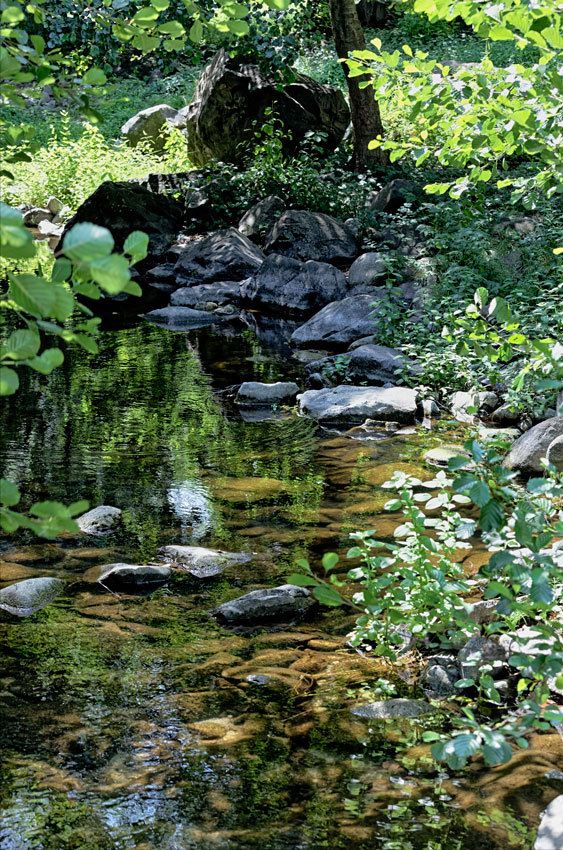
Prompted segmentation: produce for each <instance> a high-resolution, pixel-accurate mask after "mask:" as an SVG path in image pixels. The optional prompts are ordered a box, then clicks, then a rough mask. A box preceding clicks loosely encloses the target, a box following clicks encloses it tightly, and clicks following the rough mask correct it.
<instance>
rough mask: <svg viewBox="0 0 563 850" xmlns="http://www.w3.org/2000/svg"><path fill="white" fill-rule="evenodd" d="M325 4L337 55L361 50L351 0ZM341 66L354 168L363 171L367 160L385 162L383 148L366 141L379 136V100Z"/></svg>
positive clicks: (362, 44) (361, 40)
mask: <svg viewBox="0 0 563 850" xmlns="http://www.w3.org/2000/svg"><path fill="white" fill-rule="evenodd" d="M329 5H330V16H331V19H332V30H333V34H334V43H335V46H336V53H337V54H338V57H339V58H340V59H347V58H348V55H349V54H350V53H351V51H353V50H365V47H366V42H365V38H364V31H363V29H362V26H361V24H360V20H359V18H358V13H357V11H356V2H355V0H329ZM343 67H344V72H345V74H346V83H347V85H348V92H349V95H350V111H351V114H352V127H353V128H354V168H355V170H356V171H365V169H366V167H367V166H368V165H369V164H379V165H384V164H386V163H387V162H388V158H387V151H383V150H381V149H380V148H376V149H375V150H369V149H368V143H369V142H370V141H371V140H372V139H375V137H376V136H383V125H382V123H381V115H380V112H379V104H378V103H377V101H376V100H375V98H374V95H373V89H372V88H371V87H370V86H368V87H367V88H365V89H362V88H360V85H359V83H360V82H361V81H362V79H364V78H362V77H349V76H348V68H347V66H346V64H344V66H343Z"/></svg>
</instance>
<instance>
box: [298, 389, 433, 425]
mask: <svg viewBox="0 0 563 850" xmlns="http://www.w3.org/2000/svg"><path fill="white" fill-rule="evenodd" d="M298 401H299V407H300V410H301V413H303V414H305V415H306V416H311V417H312V418H313V419H316V420H317V421H318V422H325V423H333V424H339V423H345V424H352V425H353V424H361V423H362V422H364V421H365V420H366V419H377V420H392V421H394V422H406V423H410V422H414V420H415V414H416V407H417V394H416V391H415V390H412V389H409V388H408V387H354V386H340V387H332V388H328V389H322V390H307V392H305V393H302V394H301V395H300V396H298Z"/></svg>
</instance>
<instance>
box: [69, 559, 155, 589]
mask: <svg viewBox="0 0 563 850" xmlns="http://www.w3.org/2000/svg"><path fill="white" fill-rule="evenodd" d="M171 575H172V570H171V569H170V567H167V566H162V565H160V564H102V565H101V566H99V567H92V569H91V570H87V571H86V572H85V573H84V580H85V581H87V582H92V583H94V582H96V583H97V584H101V585H103V586H104V587H115V588H118V589H123V590H145V589H146V588H149V587H158V586H159V585H161V584H164V583H165V582H167V581H168V579H169V578H170V576H171Z"/></svg>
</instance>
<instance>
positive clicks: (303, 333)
mask: <svg viewBox="0 0 563 850" xmlns="http://www.w3.org/2000/svg"><path fill="white" fill-rule="evenodd" d="M372 312H373V296H371V295H350V296H348V297H347V298H343V299H342V300H341V301H333V302H332V303H331V304H327V305H326V307H323V309H322V310H320V311H319V312H318V313H315V315H314V316H312V318H310V319H309V321H308V322H305V324H304V325H301V326H300V327H299V328H297V329H296V330H295V331H294V332H293V334H292V336H291V342H292V344H293V345H295V346H297V347H298V348H326V349H329V350H330V349H336V350H339V349H340V350H341V349H346V348H348V346H349V345H350V343H352V342H354V340H356V339H361V338H362V337H365V336H370V335H372V334H374V332H375V330H376V327H377V325H376V321H375V319H374V318H373V317H372Z"/></svg>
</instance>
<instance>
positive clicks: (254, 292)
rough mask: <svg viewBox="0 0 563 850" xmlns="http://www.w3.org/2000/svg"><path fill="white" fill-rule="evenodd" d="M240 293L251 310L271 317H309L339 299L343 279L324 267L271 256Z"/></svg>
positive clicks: (333, 269) (316, 263) (274, 255)
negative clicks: (285, 315) (272, 313)
mask: <svg viewBox="0 0 563 850" xmlns="http://www.w3.org/2000/svg"><path fill="white" fill-rule="evenodd" d="M241 292H242V295H243V298H244V300H245V301H246V302H247V303H248V304H250V305H251V306H252V307H254V308H260V309H262V310H266V311H268V312H274V313H286V314H287V313H292V314H300V315H310V314H311V313H314V312H316V311H317V310H319V309H320V308H321V307H323V306H324V305H325V304H328V303H329V302H330V301H334V300H336V299H338V298H342V297H343V296H344V294H345V292H346V279H345V277H344V275H343V274H342V272H340V271H339V270H338V269H335V268H334V266H330V265H328V264H327V263H318V262H315V261H314V260H309V261H308V262H301V261H300V260H295V259H291V258H289V257H282V256H280V255H278V254H271V255H270V256H269V257H267V258H266V260H265V262H264V263H263V264H262V266H261V267H260V270H259V271H258V272H257V274H255V275H254V277H251V278H250V279H249V280H247V281H245V283H244V284H243V285H242V288H241Z"/></svg>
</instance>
